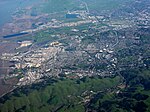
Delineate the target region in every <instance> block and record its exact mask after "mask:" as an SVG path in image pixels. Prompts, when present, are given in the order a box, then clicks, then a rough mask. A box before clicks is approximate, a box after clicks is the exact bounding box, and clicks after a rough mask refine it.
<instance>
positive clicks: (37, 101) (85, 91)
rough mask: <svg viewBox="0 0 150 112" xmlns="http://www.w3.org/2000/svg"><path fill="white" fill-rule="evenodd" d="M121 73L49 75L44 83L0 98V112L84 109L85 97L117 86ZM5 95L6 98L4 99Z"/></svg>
mask: <svg viewBox="0 0 150 112" xmlns="http://www.w3.org/2000/svg"><path fill="white" fill-rule="evenodd" d="M119 83H120V77H118V76H117V77H114V78H98V77H95V78H94V77H93V78H88V77H85V78H83V79H81V80H80V79H74V80H70V79H62V80H58V79H49V80H47V81H46V82H45V84H44V83H43V82H42V83H39V84H35V85H32V86H31V87H25V88H22V89H18V90H16V91H15V92H14V93H13V94H11V95H8V96H6V97H4V98H3V99H1V100H0V101H1V103H0V112H24V111H25V112H50V111H54V110H57V111H60V112H63V111H64V112H83V111H84V103H83V102H82V101H84V99H86V98H87V99H88V97H90V95H93V94H94V93H93V92H92V93H91V92H90V91H94V92H98V91H103V90H106V89H108V88H112V87H115V86H117V85H118V84H119ZM5 98H6V99H7V100H6V101H5Z"/></svg>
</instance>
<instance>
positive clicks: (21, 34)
mask: <svg viewBox="0 0 150 112" xmlns="http://www.w3.org/2000/svg"><path fill="white" fill-rule="evenodd" d="M26 34H28V33H26V32H25V33H16V34H12V35H6V36H3V38H12V37H18V36H23V35H26Z"/></svg>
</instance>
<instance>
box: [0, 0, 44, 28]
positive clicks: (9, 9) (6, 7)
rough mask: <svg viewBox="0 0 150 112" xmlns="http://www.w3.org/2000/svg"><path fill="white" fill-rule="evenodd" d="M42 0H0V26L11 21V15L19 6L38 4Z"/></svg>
mask: <svg viewBox="0 0 150 112" xmlns="http://www.w3.org/2000/svg"><path fill="white" fill-rule="evenodd" d="M40 1H42V0H0V27H1V26H2V25H3V24H5V23H7V22H9V21H11V19H12V18H11V15H12V14H13V13H14V12H15V11H16V10H17V9H18V8H25V7H27V6H32V5H34V4H37V3H38V2H40Z"/></svg>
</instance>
